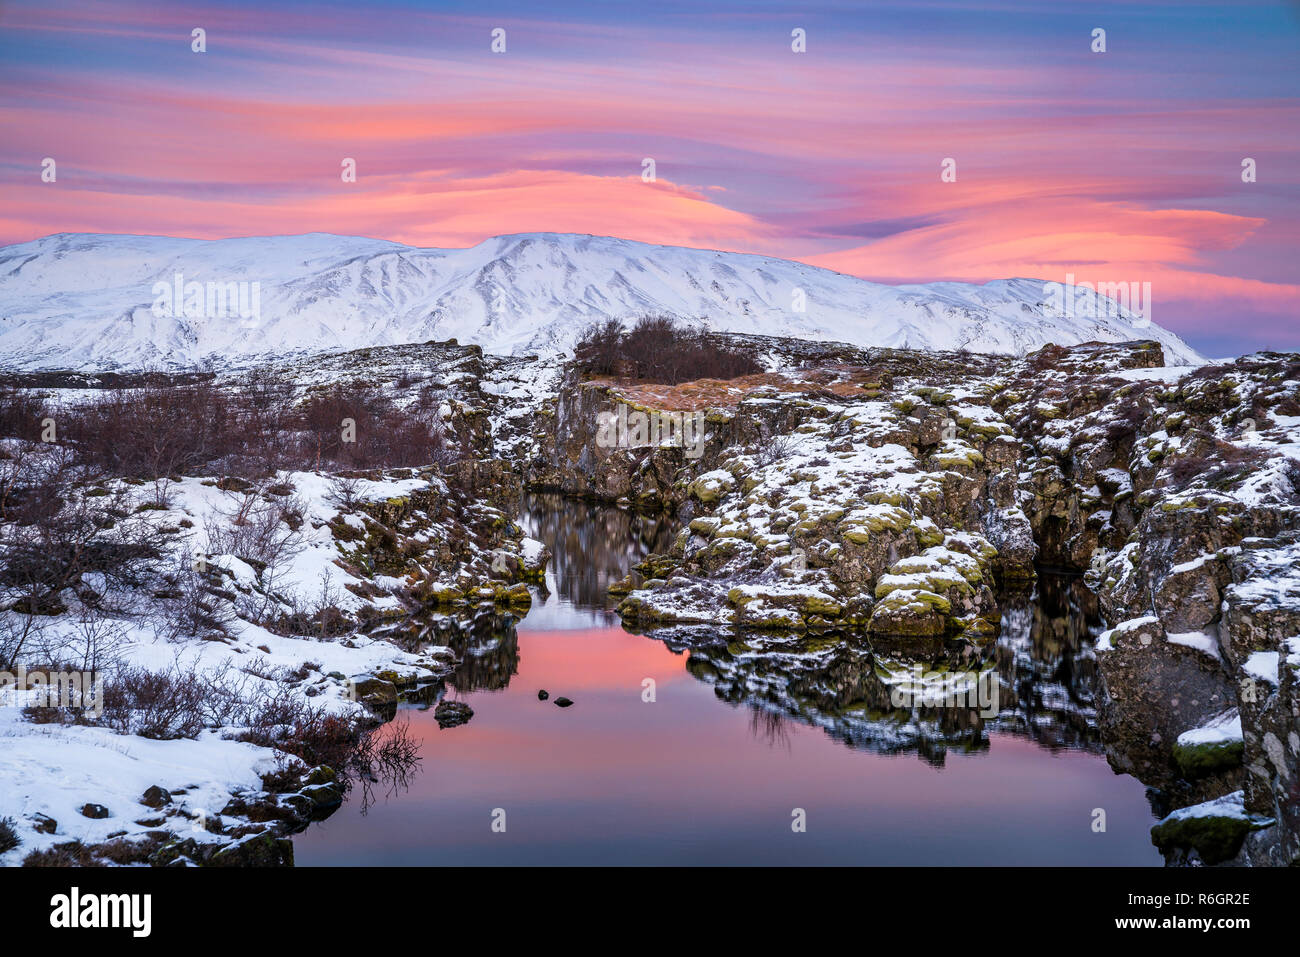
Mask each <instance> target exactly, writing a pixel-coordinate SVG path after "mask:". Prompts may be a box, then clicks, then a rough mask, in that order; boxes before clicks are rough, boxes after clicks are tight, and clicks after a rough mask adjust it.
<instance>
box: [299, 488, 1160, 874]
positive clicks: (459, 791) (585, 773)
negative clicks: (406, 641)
mask: <svg viewBox="0 0 1300 957" xmlns="http://www.w3.org/2000/svg"><path fill="white" fill-rule="evenodd" d="M557 511H558V512H559V513H561V518H562V520H561V521H556V520H555V519H556V515H555V513H552V514H551V515H550V516H549V517H548V518H547V519H546V520H544V521H539V522H534V523H533V524H532V525H531V526H528V525H526V527H528V528H529V531H530V534H534V535H535V537H542V540H543V541H546V542H547V544H548V546H551V547H552V548H553V549H554V548H555V544H556V543H557V542H558V543H559V544H560V548H561V549H567V551H566V552H565V553H564V554H561V555H557V559H558V560H557V561H555V563H554V565H553V568H554V569H556V571H555V572H553V573H552V575H551V576H549V577H550V579H551V580H550V581H549V582H548V584H549V587H550V590H551V594H550V596H549V597H548V598H547V599H546V600H545V601H540V602H538V603H536V604H534V606H533V609H532V610H531V611H530V612H529V614H528V616H527V617H526V619H525V620H524V621H523V622H522V623H521V625H520V627H519V628H518V632H517V635H513V636H510V637H509V638H507V639H503V640H502V642H501V643H500V647H501V648H503V649H504V654H505V655H506V657H507V658H509V659H510V660H509V661H508V662H507V661H500V662H497V667H496V668H495V670H494V672H493V673H495V674H499V675H502V676H503V678H504V676H506V675H509V678H508V683H506V682H505V681H504V680H502V681H498V682H495V683H491V684H480V685H477V686H475V685H471V684H468V683H466V684H465V685H464V687H465V688H468V687H478V688H480V689H481V690H463V688H462V689H457V688H452V689H450V690H449V691H448V696H449V697H454V698H457V699H459V700H464V701H467V702H469V703H470V705H471V706H472V707H473V708H474V711H475V714H474V717H473V719H472V720H471V721H470V722H469V723H468V724H467V725H465V726H463V727H459V728H453V729H448V730H439V728H438V726H437V724H436V722H435V721H434V720H433V711H432V709H425V708H421V707H419V706H414V705H406V706H403V708H402V711H401V714H400V716H399V718H398V720H399V721H402V720H409V721H410V726H411V731H412V734H413V736H414V738H415V739H416V740H417V741H419V742H420V751H421V755H422V757H423V763H422V765H421V767H420V769H419V770H418V772H417V773H416V775H415V776H414V778H413V780H412V781H411V784H410V788H409V790H407V791H405V792H403V793H401V794H400V795H397V796H394V797H391V798H388V799H385V798H384V797H382V796H381V797H380V799H379V800H378V802H377V803H376V804H375V805H373V806H372V807H371V808H370V809H369V812H368V814H367V815H366V816H365V817H363V816H362V815H361V814H360V811H359V808H358V803H359V802H358V801H357V800H354V799H350V800H349V802H348V804H347V805H346V806H345V807H344V808H343V809H341V810H340V811H339V812H338V813H337V814H335V815H334V817H333V818H331V819H330V820H328V821H327V822H325V823H324V824H322V825H317V826H315V827H313V828H312V829H311V830H310V831H308V832H307V833H305V834H303V835H301V836H299V837H298V838H297V839H296V840H295V844H296V845H297V860H298V862H299V863H300V864H304V865H310V864H440V863H445V864H491V863H501V864H506V863H515V864H620V863H639V864H674V863H690V864H745V863H750V864H813V863H837V864H1148V865H1156V864H1159V863H1160V857H1159V855H1158V854H1157V852H1156V851H1155V849H1154V848H1153V847H1152V846H1151V842H1150V835H1149V829H1150V827H1151V824H1152V823H1153V817H1152V815H1151V812H1150V809H1149V808H1148V805H1147V802H1146V800H1145V797H1144V789H1143V787H1142V785H1141V784H1139V783H1138V782H1137V781H1136V780H1134V779H1133V778H1130V777H1127V776H1121V775H1116V774H1114V773H1113V772H1112V771H1111V770H1110V768H1109V767H1108V765H1107V764H1106V761H1105V759H1104V757H1102V756H1101V755H1100V754H1098V753H1096V752H1095V745H1094V746H1093V747H1092V748H1091V749H1089V750H1079V749H1075V748H1074V747H1060V748H1058V747H1055V745H1056V744H1058V743H1059V742H1057V741H1056V740H1055V739H1054V738H1052V737H1051V736H1049V737H1047V738H1045V739H1040V740H1035V739H1034V738H1033V737H1032V736H1029V735H1026V734H1023V733H1016V734H1012V733H1005V732H1003V731H993V732H990V733H989V734H988V735H987V747H984V748H982V749H980V750H977V751H974V752H972V753H964V752H963V750H962V749H961V748H960V747H953V748H948V749H945V748H944V746H943V744H942V743H940V744H939V749H940V750H941V751H942V752H943V754H942V755H941V760H940V761H939V762H936V761H935V755H934V754H933V753H931V754H922V753H919V752H918V751H917V750H915V749H911V750H904V751H902V752H900V753H895V754H885V753H878V752H876V751H873V750H867V749H861V748H851V747H848V746H846V745H845V743H844V742H843V740H841V739H840V738H839V737H837V736H836V735H835V732H834V728H833V727H832V726H831V725H833V723H834V722H833V718H834V715H833V711H825V712H822V711H817V710H816V709H815V708H814V709H813V710H811V711H810V712H809V713H808V714H807V715H804V714H802V713H801V715H800V716H799V717H795V716H792V715H788V714H781V713H779V711H777V710H773V709H772V708H770V707H768V708H767V710H758V709H756V708H754V707H752V706H751V700H742V701H735V702H732V701H724V700H720V699H719V695H720V694H721V693H722V692H723V686H722V684H718V683H717V681H718V679H717V678H716V677H711V676H712V669H713V666H714V664H715V663H716V664H718V665H720V666H721V665H724V664H727V663H728V662H732V663H735V662H739V667H741V668H742V669H743V668H746V667H749V666H748V664H747V663H746V662H747V658H746V656H745V655H743V654H742V655H740V656H739V657H738V658H737V657H733V658H730V659H729V658H727V655H728V652H727V649H726V646H725V643H724V644H723V645H722V646H720V647H713V648H710V649H704V650H700V651H692V652H680V651H674V650H672V649H671V648H670V647H669V646H668V645H666V644H664V643H663V642H660V641H656V640H652V639H648V638H645V637H641V636H637V635H633V634H629V633H628V632H626V631H624V630H623V629H622V627H621V626H620V625H619V624H618V623H617V620H616V619H615V618H610V619H609V620H606V618H605V613H603V612H601V611H599V610H597V609H593V608H592V607H591V605H592V604H594V603H595V602H593V601H592V596H594V595H597V594H599V593H601V592H603V589H604V588H605V587H607V584H608V581H611V580H617V579H618V578H620V577H622V575H621V574H619V572H625V571H626V569H627V568H628V567H629V566H630V564H631V563H632V561H633V560H635V557H636V556H635V555H633V556H631V557H630V558H629V556H628V554H627V551H626V549H627V548H628V546H627V544H626V543H627V541H628V539H627V537H622V538H619V537H618V536H617V535H616V532H617V529H616V528H614V527H612V526H611V525H610V524H609V522H610V521H612V520H610V519H608V517H607V516H603V515H602V516H601V522H600V523H598V524H597V525H592V524H589V523H588V521H587V519H588V507H587V506H582V505H577V506H570V505H566V506H565V507H563V508H560V509H558V510H557ZM548 522H549V525H548ZM566 523H569V524H571V525H576V526H579V527H577V528H573V527H570V528H567V529H566V528H564V527H563V526H564V525H565V524H566ZM626 531H627V530H626V528H624V535H626ZM557 535H558V536H560V537H558V538H557V537H556V536H557ZM546 536H550V537H546ZM657 544H658V542H657V541H656V545H657ZM662 547H663V546H660V547H659V548H658V549H657V550H662ZM643 550H644V549H643ZM584 562H587V563H589V564H587V565H586V567H584V568H583V573H582V574H581V575H579V576H575V577H568V578H565V577H564V575H565V571H566V570H568V571H569V572H570V574H571V573H572V571H573V570H574V569H576V568H579V567H582V566H583V564H584ZM611 576H612V577H611ZM598 589H599V591H598ZM1057 597H1058V598H1059V597H1060V596H1057ZM584 605H585V607H583V606H584ZM1036 614H1039V617H1040V618H1042V617H1043V616H1042V615H1041V614H1040V613H1038V612H1036V611H1035V610H1034V609H1033V608H1021V609H1020V611H1019V612H1017V613H1016V614H1015V615H1013V616H1011V617H1012V618H1014V619H1016V620H1017V621H1018V622H1019V623H1020V624H1023V626H1024V632H1023V633H1020V634H1017V635H1016V636H1009V637H1010V638H1011V640H1010V641H1009V643H1008V646H1007V651H1008V653H1009V654H1011V655H1012V657H1013V660H1011V661H1009V662H1008V663H1007V664H1006V667H1007V668H1016V669H1023V668H1025V667H1028V665H1027V662H1028V661H1029V660H1030V659H1031V658H1032V657H1033V655H1034V653H1035V652H1034V649H1035V648H1039V649H1040V651H1039V652H1037V653H1039V654H1043V653H1045V654H1049V655H1050V654H1055V650H1054V649H1056V648H1057V647H1058V646H1065V645H1068V644H1069V642H1070V641H1071V640H1072V639H1071V631H1072V630H1080V629H1086V622H1084V621H1083V619H1082V617H1081V616H1068V615H1067V616H1065V617H1064V618H1062V617H1061V616H1059V615H1053V616H1050V623H1051V627H1048V626H1047V625H1044V624H1043V623H1042V622H1041V621H1040V624H1039V626H1038V627H1037V628H1036V629H1035V630H1034V632H1033V637H1032V639H1031V638H1029V637H1026V636H1027V635H1028V634H1029V631H1028V629H1029V625H1030V624H1031V623H1032V621H1033V619H1034V618H1035V615H1036ZM1016 630H1017V631H1018V632H1019V631H1020V628H1017V629H1016ZM1041 649H1046V651H1042V650H1041ZM688 660H689V661H691V662H692V667H691V671H688V670H687V667H686V666H687V662H688ZM771 667H772V665H771V661H770V659H767V658H761V659H760V660H759V662H758V664H757V666H756V670H755V671H754V672H752V674H762V673H764V672H763V671H762V670H761V669H763V668H767V669H770V668H771ZM692 672H694V673H692ZM1017 674H1020V675H1021V676H1022V677H1023V672H1022V671H1017ZM697 675H700V677H697ZM747 675H751V673H750V672H746V671H743V670H742V671H741V672H740V678H741V679H742V681H743V680H750V679H749V678H747V677H746V676H747ZM777 676H778V677H779V669H778V671H777ZM647 678H651V679H653V680H654V682H655V691H656V700H655V701H654V702H653V703H647V702H645V701H643V700H642V689H643V681H644V680H645V679H647ZM542 688H545V689H546V690H547V691H548V692H549V693H550V695H551V699H552V700H551V701H546V702H543V701H539V700H538V698H537V692H538V690H539V689H542ZM489 689H492V690H489ZM559 695H564V696H567V697H569V698H571V699H573V701H574V702H575V704H574V706H573V707H571V708H567V709H561V708H558V707H556V706H555V705H554V703H553V701H554V699H555V698H556V697H557V696H559ZM759 697H761V695H758V694H756V695H755V696H754V697H753V698H752V700H754V701H756V700H758V698H759ZM1027 711H1028V713H1027V714H1026V715H1025V716H1026V718H1028V720H1029V721H1030V722H1031V723H1032V722H1036V721H1038V720H1039V718H1038V717H1036V716H1035V715H1034V714H1033V707H1032V706H1031V707H1029V708H1028V709H1027ZM801 718H802V720H801ZM940 764H941V766H939V765H940ZM796 807H798V808H803V809H804V810H805V811H806V812H807V819H808V829H807V832H806V833H803V834H797V833H794V832H792V831H791V828H790V821H791V811H792V809H793V808H796ZM494 808H504V809H505V810H506V819H507V830H506V833H504V834H499V833H493V832H492V831H491V829H490V823H491V815H492V811H493V809H494ZM1094 808H1104V809H1105V810H1106V813H1107V825H1108V827H1107V831H1106V832H1105V833H1101V834H1098V833H1094V832H1093V831H1092V828H1091V824H1092V812H1093V809H1094Z"/></svg>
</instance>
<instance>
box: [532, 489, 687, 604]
mask: <svg viewBox="0 0 1300 957" xmlns="http://www.w3.org/2000/svg"><path fill="white" fill-rule="evenodd" d="M522 508H523V517H522V518H521V519H520V521H519V524H520V525H521V526H523V528H524V531H525V532H527V533H528V535H529V536H530V537H532V538H535V539H537V540H538V541H540V542H544V543H545V544H546V545H547V547H549V548H550V550H551V561H550V563H549V565H548V566H547V569H546V584H545V587H544V588H541V589H537V590H535V591H534V593H533V607H532V608H531V609H530V610H529V612H528V627H529V628H535V629H547V628H577V627H586V626H595V625H608V624H611V623H615V622H617V621H618V616H617V615H615V614H614V612H613V607H614V605H616V604H617V602H616V601H614V600H613V599H611V597H610V594H609V586H610V585H612V584H614V583H615V582H617V581H619V580H621V579H622V578H624V577H625V576H626V575H627V573H628V572H629V571H630V570H631V568H632V566H633V565H635V564H636V563H637V562H639V561H641V559H643V558H645V556H646V555H649V554H651V553H653V552H664V551H667V549H668V546H669V545H670V544H672V540H673V536H674V535H675V534H676V531H677V530H676V528H675V527H674V525H673V522H672V520H671V519H669V518H668V517H667V516H664V515H642V514H638V513H636V512H630V511H625V510H623V509H616V508H610V507H609V506H608V505H598V504H596V503H593V502H582V501H577V500H575V499H568V498H563V497H561V496H559V495H552V494H539V493H530V494H527V495H525V496H524V501H523V506H522Z"/></svg>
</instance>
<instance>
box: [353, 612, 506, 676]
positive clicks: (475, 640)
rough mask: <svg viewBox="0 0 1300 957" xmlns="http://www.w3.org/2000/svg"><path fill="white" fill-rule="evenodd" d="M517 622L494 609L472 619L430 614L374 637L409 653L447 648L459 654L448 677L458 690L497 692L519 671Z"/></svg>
mask: <svg viewBox="0 0 1300 957" xmlns="http://www.w3.org/2000/svg"><path fill="white" fill-rule="evenodd" d="M515 625H516V620H515V618H514V617H513V616H511V615H501V614H498V613H496V611H495V610H492V611H484V612H481V613H480V614H478V615H475V616H474V617H473V618H464V617H454V616H450V615H441V614H437V613H433V612H430V613H428V614H426V615H417V616H412V617H410V618H407V619H405V620H403V621H401V622H397V623H395V624H391V625H385V626H383V627H382V628H379V629H376V630H375V631H374V632H373V634H374V635H375V637H377V638H384V639H387V640H388V641H391V642H393V643H394V644H396V645H398V646H399V647H402V648H404V649H407V650H415V649H417V648H423V647H427V646H428V645H445V646H447V647H449V648H451V650H452V651H454V652H455V653H456V658H457V660H458V662H459V663H458V664H457V665H456V669H455V671H453V672H452V673H451V674H450V675H448V676H447V678H446V683H447V684H448V685H450V686H451V687H453V688H455V689H456V690H457V691H478V690H480V689H482V690H487V691H497V690H500V689H501V688H504V687H506V686H507V685H508V684H510V679H511V678H512V677H513V676H514V675H515V673H516V672H518V670H519V635H518V633H517V632H516V631H515Z"/></svg>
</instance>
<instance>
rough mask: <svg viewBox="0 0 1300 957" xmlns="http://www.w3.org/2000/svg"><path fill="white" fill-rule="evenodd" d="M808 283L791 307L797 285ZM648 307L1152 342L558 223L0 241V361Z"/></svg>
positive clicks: (786, 332) (515, 327) (976, 296)
mask: <svg viewBox="0 0 1300 957" xmlns="http://www.w3.org/2000/svg"><path fill="white" fill-rule="evenodd" d="M178 273H179V274H180V275H181V276H182V277H183V279H184V281H185V282H186V283H189V282H197V283H205V284H206V283H209V282H211V283H221V284H225V283H238V282H245V283H253V282H257V283H259V284H260V286H259V289H260V297H259V303H260V308H259V310H258V315H257V316H256V317H255V318H250V319H245V318H240V317H238V316H232V315H226V316H220V317H219V316H203V317H185V316H184V315H181V316H178V317H174V318H173V317H170V316H166V315H164V316H158V315H155V314H154V309H153V306H154V302H155V298H156V297H155V293H154V284H155V283H165V284H168V285H171V284H173V283H174V280H175V276H176V275H177V274H178ZM796 289H800V290H802V291H803V292H804V294H805V295H806V297H807V302H808V308H807V311H806V312H793V311H792V310H791V308H790V303H791V299H792V296H793V294H794V291H795V290H796ZM647 312H659V313H667V314H671V315H675V316H678V317H681V318H684V319H688V320H696V319H699V318H701V317H702V319H703V322H704V323H705V324H706V325H708V326H709V327H711V328H714V329H719V330H724V331H729V332H742V333H753V334H764V335H780V336H798V337H800V338H805V339H821V340H834V341H842V342H850V343H854V344H858V345H872V346H891V347H898V348H930V349H956V348H962V347H964V348H967V349H970V350H972V351H975V352H995V353H1004V354H1011V355H1021V354H1024V353H1026V352H1029V351H1032V350H1034V349H1037V348H1039V347H1041V346H1043V345H1045V344H1047V343H1049V342H1050V343H1058V344H1062V345H1072V344H1077V343H1082V342H1087V341H1090V340H1100V341H1105V342H1118V341H1125V340H1133V339H1156V340H1158V341H1159V342H1160V343H1161V344H1162V345H1163V347H1164V351H1165V356H1166V358H1167V360H1168V361H1170V362H1177V363H1183V364H1186V363H1189V362H1190V363H1198V362H1200V361H1201V358H1200V356H1198V355H1197V354H1196V352H1195V351H1194V350H1192V349H1191V348H1190V347H1189V346H1188V345H1187V344H1186V343H1184V342H1183V341H1182V340H1181V339H1179V338H1178V337H1177V336H1176V335H1174V334H1173V333H1171V332H1168V331H1167V330H1164V329H1161V328H1160V327H1158V326H1155V325H1149V326H1145V327H1143V326H1139V325H1135V324H1134V323H1135V321H1136V320H1137V319H1138V317H1137V316H1136V315H1134V314H1131V313H1123V312H1122V313H1121V314H1120V315H1116V316H1109V317H1103V318H1097V319H1088V318H1081V317H1073V318H1061V317H1058V316H1056V315H1055V314H1054V313H1053V311H1052V307H1051V305H1050V304H1049V302H1048V297H1047V296H1045V295H1044V292H1043V283H1042V282H1041V281H1039V280H1034V279H1005V280H996V281H993V282H988V283H985V284H984V285H972V284H967V283H957V282H937V283H930V284H926V285H904V286H887V285H881V284H879V283H873V282H868V281H866V280H863V279H857V278H855V277H852V276H846V275H843V274H841V273H836V272H831V271H829V270H826V269H818V268H816V267H813V266H808V265H805V264H803V263H798V262H791V261H787V260H782V259H773V258H770V257H765V256H753V255H745V254H739V253H724V252H715V251H712V250H701V249H688V248H684V247H676V246H654V245H649V244H646V243H636V242H631V241H628V240H623V239H613V238H608V237H601V236H586V235H574V234H567V233H526V234H517V235H509V236H496V237H493V238H492V239H487V240H484V241H483V242H481V243H479V244H478V245H477V246H473V247H471V248H469V249H420V248H416V247H412V246H404V245H401V244H399V243H389V242H383V241H379V240H374V239H362V238H356V237H347V236H328V235H323V234H310V235H305V236H274V237H252V238H242V239H223V240H212V241H208V240H194V239H171V238H167V237H157V236H122V235H100V234H84V233H83V234H74V233H62V234H57V235H53V236H47V237H45V238H44V239H39V240H35V241H33V242H29V243H21V244H18V245H13V246H8V247H4V248H0V316H3V317H4V318H5V321H4V323H3V324H0V357H3V360H4V361H5V362H6V363H7V364H8V365H10V366H13V367H20V368H29V369H38V368H137V367H142V366H146V365H153V366H167V365H172V366H182V365H185V366H188V365H195V364H201V363H204V362H206V361H213V362H216V363H218V364H229V363H232V362H234V363H237V362H238V361H240V360H241V359H248V358H251V357H254V356H257V355H264V354H268V353H270V354H293V353H299V352H318V351H325V350H330V349H356V348H359V347H362V346H371V345H388V344H396V343H410V342H425V341H428V340H431V339H439V340H443V339H448V338H456V339H458V340H459V341H461V342H463V343H475V344H478V345H480V346H482V347H483V348H484V350H485V351H487V352H489V353H498V354H509V355H524V354H528V353H538V354H547V353H557V352H563V351H565V350H566V349H567V348H569V347H570V346H571V345H572V344H573V342H574V341H575V339H576V337H577V335H578V334H579V332H580V330H581V329H582V328H583V327H585V326H586V325H587V324H588V323H590V322H593V321H596V320H599V319H603V318H606V317H615V318H620V319H624V318H629V317H634V316H637V315H641V314H644V313H647Z"/></svg>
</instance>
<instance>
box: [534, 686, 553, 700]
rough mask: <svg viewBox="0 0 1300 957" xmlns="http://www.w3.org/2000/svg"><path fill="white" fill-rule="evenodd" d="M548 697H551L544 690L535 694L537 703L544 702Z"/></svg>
mask: <svg viewBox="0 0 1300 957" xmlns="http://www.w3.org/2000/svg"><path fill="white" fill-rule="evenodd" d="M550 696H551V694H550V692H549V691H547V690H546V689H545V688H543V689H542V690H541V691H539V692H537V700H538V701H545V700H546V699H547V698H549V697H550Z"/></svg>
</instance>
